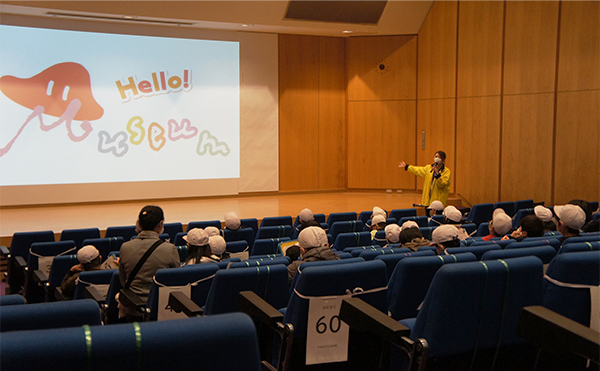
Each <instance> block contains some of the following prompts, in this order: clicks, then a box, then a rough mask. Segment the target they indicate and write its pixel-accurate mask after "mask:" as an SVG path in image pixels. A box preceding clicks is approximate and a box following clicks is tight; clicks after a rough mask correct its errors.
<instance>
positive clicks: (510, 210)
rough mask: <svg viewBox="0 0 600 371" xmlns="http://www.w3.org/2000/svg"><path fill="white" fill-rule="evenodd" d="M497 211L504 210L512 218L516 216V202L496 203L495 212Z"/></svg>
mask: <svg viewBox="0 0 600 371" xmlns="http://www.w3.org/2000/svg"><path fill="white" fill-rule="evenodd" d="M496 209H502V210H504V212H505V213H506V215H508V216H510V217H511V218H512V217H513V216H514V215H515V202H514V201H503V202H496V203H495V204H494V210H496Z"/></svg>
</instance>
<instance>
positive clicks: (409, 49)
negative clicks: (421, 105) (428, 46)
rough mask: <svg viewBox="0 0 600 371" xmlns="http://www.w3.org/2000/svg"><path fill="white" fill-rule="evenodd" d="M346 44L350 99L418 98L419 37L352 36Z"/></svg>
mask: <svg viewBox="0 0 600 371" xmlns="http://www.w3.org/2000/svg"><path fill="white" fill-rule="evenodd" d="M346 45H347V53H348V54H347V55H348V100H349V101H353V100H396V99H415V98H416V88H417V37H416V36H381V37H351V38H348V39H347V44H346ZM380 66H385V68H383V69H381V68H380Z"/></svg>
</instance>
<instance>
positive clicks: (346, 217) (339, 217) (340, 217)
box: [327, 211, 358, 228]
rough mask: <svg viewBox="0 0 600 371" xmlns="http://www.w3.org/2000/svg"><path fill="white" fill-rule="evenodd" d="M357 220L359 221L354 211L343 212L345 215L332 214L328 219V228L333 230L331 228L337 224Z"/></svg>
mask: <svg viewBox="0 0 600 371" xmlns="http://www.w3.org/2000/svg"><path fill="white" fill-rule="evenodd" d="M357 219H358V217H357V215H356V212H354V211H348V212H343V213H331V214H329V216H328V217H327V226H328V227H329V228H331V226H332V225H333V223H335V222H343V221H347V220H357Z"/></svg>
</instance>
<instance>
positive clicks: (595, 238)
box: [563, 234, 600, 245]
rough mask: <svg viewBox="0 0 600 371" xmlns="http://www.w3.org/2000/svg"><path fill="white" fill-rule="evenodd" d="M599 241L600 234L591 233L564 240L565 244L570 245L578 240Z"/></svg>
mask: <svg viewBox="0 0 600 371" xmlns="http://www.w3.org/2000/svg"><path fill="white" fill-rule="evenodd" d="M594 241H595V242H598V241H600V235H598V234H589V235H585V236H577V237H569V238H567V239H566V240H565V242H563V245H568V244H571V243H577V242H594Z"/></svg>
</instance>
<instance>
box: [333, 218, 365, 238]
mask: <svg viewBox="0 0 600 371" xmlns="http://www.w3.org/2000/svg"><path fill="white" fill-rule="evenodd" d="M364 226H365V225H364V223H363V222H362V221H360V220H346V221H339V222H335V223H333V224H331V225H330V226H329V232H328V233H329V234H330V235H331V236H332V237H333V239H334V240H335V238H336V237H337V236H338V235H339V234H340V233H353V232H363V230H364Z"/></svg>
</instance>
